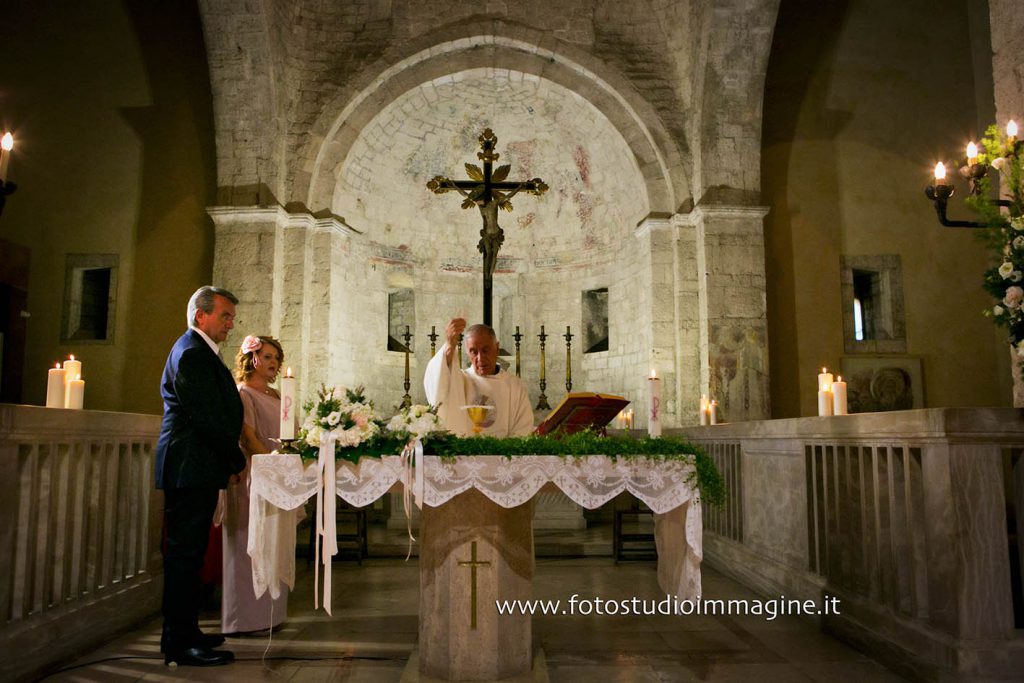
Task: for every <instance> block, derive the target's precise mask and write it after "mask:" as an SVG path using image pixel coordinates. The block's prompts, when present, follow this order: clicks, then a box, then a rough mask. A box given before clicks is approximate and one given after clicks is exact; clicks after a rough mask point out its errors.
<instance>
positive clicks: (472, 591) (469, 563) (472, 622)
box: [459, 541, 491, 631]
mask: <svg viewBox="0 0 1024 683" xmlns="http://www.w3.org/2000/svg"><path fill="white" fill-rule="evenodd" d="M470 552H471V555H470V559H468V560H459V566H460V567H470V568H471V569H472V570H473V573H472V575H471V577H470V584H469V586H470V588H469V595H470V600H472V601H473V611H472V612H471V613H470V617H469V628H470V629H471V630H473V631H475V630H476V568H477V567H489V566H491V563H490V562H481V561H477V559H476V541H473V547H472V550H471V551H470Z"/></svg>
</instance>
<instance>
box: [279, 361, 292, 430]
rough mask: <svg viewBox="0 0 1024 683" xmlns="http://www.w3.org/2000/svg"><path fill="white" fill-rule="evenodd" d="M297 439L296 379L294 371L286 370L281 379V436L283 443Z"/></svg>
mask: <svg viewBox="0 0 1024 683" xmlns="http://www.w3.org/2000/svg"><path fill="white" fill-rule="evenodd" d="M294 438H295V377H294V376H293V375H292V369H291V368H288V369H287V370H285V373H284V377H282V378H281V436H280V439H281V440H282V441H291V440H292V439H294Z"/></svg>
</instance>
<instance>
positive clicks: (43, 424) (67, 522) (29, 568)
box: [0, 405, 162, 679]
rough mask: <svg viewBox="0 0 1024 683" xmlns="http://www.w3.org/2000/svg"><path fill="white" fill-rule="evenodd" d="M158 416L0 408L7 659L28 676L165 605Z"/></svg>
mask: <svg viewBox="0 0 1024 683" xmlns="http://www.w3.org/2000/svg"><path fill="white" fill-rule="evenodd" d="M159 429H160V418H159V417H158V416H155V415H130V414H123V413H107V412H98V411H82V410H54V409H47V408H38V407H34V406H15V405H0V519H2V520H3V524H2V525H0V577H3V581H0V619H2V620H0V661H3V662H4V672H5V673H4V677H5V678H7V677H10V678H11V679H17V678H20V677H26V676H30V675H31V674H33V673H34V672H38V671H40V670H42V669H44V668H46V667H47V666H49V665H52V663H53V662H57V661H60V660H61V659H64V658H67V657H69V656H72V655H74V654H78V653H80V652H82V651H83V650H85V649H88V648H89V647H90V646H91V645H93V644H96V643H99V642H103V641H104V640H107V639H109V637H110V636H111V635H112V634H114V633H116V632H118V631H121V630H124V629H125V628H127V627H129V626H131V625H132V624H134V623H137V622H138V621H140V620H142V619H144V618H146V617H149V616H152V615H153V614H154V613H155V612H156V611H158V610H159V608H160V590H161V586H162V582H161V581H160V578H161V571H162V570H161V566H162V562H161V557H160V540H161V520H162V502H161V501H162V496H161V495H160V494H159V492H157V491H155V490H154V488H153V458H154V448H155V444H156V437H157V434H158V432H159Z"/></svg>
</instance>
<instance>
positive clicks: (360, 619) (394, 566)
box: [43, 558, 903, 683]
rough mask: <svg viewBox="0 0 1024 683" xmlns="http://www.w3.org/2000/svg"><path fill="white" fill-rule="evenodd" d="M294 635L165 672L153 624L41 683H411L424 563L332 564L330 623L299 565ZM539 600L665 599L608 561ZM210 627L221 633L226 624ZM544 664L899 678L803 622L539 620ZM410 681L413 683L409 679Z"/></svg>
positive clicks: (648, 580)
mask: <svg viewBox="0 0 1024 683" xmlns="http://www.w3.org/2000/svg"><path fill="white" fill-rule="evenodd" d="M297 573H298V584H297V587H296V591H295V593H294V594H293V595H292V597H291V600H290V605H289V613H290V614H291V617H290V618H289V620H288V622H287V623H286V625H285V626H284V627H283V628H282V629H281V630H280V631H279V632H276V633H274V635H273V640H272V642H268V640H267V638H266V637H263V638H232V639H229V640H228V643H227V645H226V646H225V647H227V648H229V649H231V650H232V651H234V653H235V655H236V657H237V661H236V662H235V663H234V664H232V665H230V666H223V667H215V668H211V669H197V668H190V667H180V668H168V667H166V666H164V665H163V660H162V658H161V657H160V654H159V652H158V649H159V634H160V622H159V620H157V619H154V620H152V621H150V622H149V623H146V624H144V625H143V626H142V627H141V628H139V629H138V630H136V631H134V632H131V633H129V634H126V635H124V636H123V637H121V638H119V639H117V640H115V641H113V642H111V643H109V644H108V645H106V646H105V647H102V648H100V649H98V650H96V651H95V652H92V653H90V654H89V655H87V656H85V657H83V658H82V659H81V660H79V661H78V662H74V663H72V664H69V665H68V666H67V668H65V669H64V670H62V671H60V672H57V673H54V674H52V675H50V676H48V677H46V678H45V679H43V680H46V681H97V682H99V681H103V682H104V683H106V682H113V683H121V682H125V683H126V682H128V681H175V680H190V681H253V680H266V681H295V682H306V681H317V682H319V681H353V682H355V681H394V682H396V683H399V682H406V681H414V680H416V676H415V675H413V674H412V672H411V671H409V672H405V669H406V663H407V662H408V660H409V657H410V655H411V653H412V652H413V648H414V646H415V645H416V639H417V631H416V612H417V595H418V581H419V575H418V568H417V565H416V562H415V560H410V562H409V563H405V562H403V561H402V560H400V559H371V560H366V561H364V563H363V566H362V567H360V566H358V565H357V564H356V563H355V562H336V563H335V566H334V617H333V618H332V617H328V616H327V615H326V614H324V613H323V612H322V611H321V612H314V611H313V610H312V603H313V599H312V588H313V580H312V572H311V571H308V570H306V568H305V565H304V563H303V562H302V561H299V563H298V568H297ZM703 582H704V594H705V596H706V597H709V598H752V597H756V596H755V595H754V594H752V593H751V592H750V591H748V590H747V589H745V588H744V587H742V586H740V585H739V584H737V583H736V582H734V581H732V580H730V579H728V578H726V577H724V576H722V575H721V574H719V573H717V572H715V571H713V570H711V569H709V568H705V571H704V573H703ZM534 586H535V597H536V598H541V599H558V600H562V601H567V600H568V599H569V598H570V596H572V595H573V594H578V595H579V596H580V597H581V598H588V599H590V598H594V597H601V598H605V599H624V598H631V597H633V596H636V597H639V598H646V599H656V598H660V597H664V596H663V595H660V591H659V589H658V586H657V580H656V576H655V565H654V563H653V562H637V563H629V564H620V565H618V566H616V565H615V564H614V563H613V562H612V561H611V559H609V558H577V559H561V558H555V559H538V561H537V569H536V575H535V579H534ZM206 617H207V618H206V620H205V622H204V624H203V628H204V630H206V631H217V630H218V623H219V622H218V615H217V614H216V613H215V612H210V613H209V614H207V615H206ZM534 641H535V645H536V647H538V648H539V649H540V651H541V652H542V653H543V654H542V655H541V657H540V658H539V659H538V661H540V662H541V664H542V666H540V667H538V670H536V671H534V674H533V676H532V680H534V681H552V682H558V683H572V682H575V681H588V682H589V681H715V682H719V683H725V682H732V681H756V682H757V683H772V682H774V681H785V682H787V683H788V682H790V681H808V682H809V681H821V682H823V683H845V682H847V681H858V682H866V683H873V682H877V683H882V682H889V681H893V682H895V681H901V680H903V679H901V678H900V677H898V676H896V675H895V674H893V673H892V672H890V671H888V670H887V669H885V668H883V667H882V666H881V665H879V664H877V663H875V662H874V661H872V660H871V659H869V658H867V657H866V656H864V655H862V654H860V653H859V652H856V651H854V650H852V649H850V648H849V647H847V646H846V645H844V644H842V643H840V642H839V641H837V640H835V639H833V638H831V637H829V636H825V635H822V634H821V633H819V632H818V631H817V630H816V628H815V627H814V626H813V625H812V624H809V623H807V622H805V621H802V620H800V619H798V618H796V617H779V618H777V619H776V620H774V621H766V620H765V619H764V618H762V617H756V616H732V617H725V616H630V617H623V616H596V615H591V616H536V617H535V618H534ZM403 672H405V675H404V676H403Z"/></svg>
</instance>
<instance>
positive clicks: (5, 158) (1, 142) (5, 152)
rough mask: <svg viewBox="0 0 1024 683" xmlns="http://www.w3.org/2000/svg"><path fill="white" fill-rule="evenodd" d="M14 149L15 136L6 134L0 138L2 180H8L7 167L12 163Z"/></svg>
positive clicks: (0, 172)
mask: <svg viewBox="0 0 1024 683" xmlns="http://www.w3.org/2000/svg"><path fill="white" fill-rule="evenodd" d="M12 149H14V136H13V135H11V134H10V133H4V136H3V137H2V138H0V180H3V181H6V180H7V165H8V164H10V163H11V150H12Z"/></svg>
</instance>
